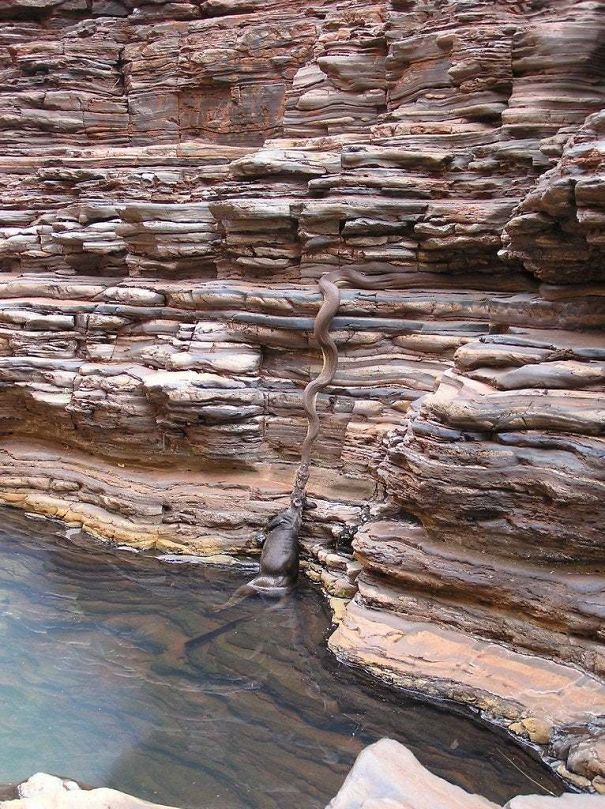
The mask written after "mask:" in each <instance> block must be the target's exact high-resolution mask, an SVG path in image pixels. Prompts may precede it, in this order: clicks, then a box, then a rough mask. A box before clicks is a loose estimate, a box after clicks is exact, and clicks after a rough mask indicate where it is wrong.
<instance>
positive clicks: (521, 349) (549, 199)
mask: <svg viewBox="0 0 605 809" xmlns="http://www.w3.org/2000/svg"><path fill="white" fill-rule="evenodd" d="M1 6H2V7H1V8H0V44H1V45H2V54H3V55H2V57H0V59H1V61H0V64H1V70H2V89H1V91H0V145H1V146H2V149H1V151H2V156H1V157H0V174H1V178H2V183H1V189H0V465H1V468H2V476H1V477H0V498H1V499H2V500H4V501H5V502H10V503H12V504H14V505H17V506H20V507H22V508H28V509H30V510H35V511H39V512H43V513H47V514H54V515H59V516H62V517H64V518H65V519H69V520H70V521H73V522H79V523H82V524H84V525H86V526H87V527H88V528H89V529H90V530H93V531H94V532H96V533H98V534H103V535H105V536H109V537H111V538H113V539H116V540H119V541H123V542H126V541H127V542H131V543H133V544H136V545H139V546H145V547H151V546H157V547H161V548H164V549H167V550H171V551H172V550H176V551H185V552H186V551H188V550H194V551H195V552H201V553H204V554H207V555H208V556H214V557H216V556H217V555H219V557H220V556H221V555H222V554H224V553H230V554H237V553H254V552H255V551H256V550H257V549H256V542H255V536H256V535H257V534H258V532H259V531H260V530H262V527H263V525H264V523H265V521H266V518H267V516H268V515H269V514H270V513H271V512H272V511H274V510H277V508H278V507H280V506H281V502H282V501H283V502H285V500H286V498H287V493H288V489H289V486H290V483H291V476H292V474H293V470H294V465H295V463H296V460H297V454H298V451H299V447H300V442H301V439H302V437H303V435H304V432H305V421H304V414H303V410H302V405H301V399H300V393H301V390H302V388H303V387H304V385H305V384H306V382H307V381H308V380H309V379H310V377H311V376H312V375H314V374H315V373H316V372H317V370H318V368H319V357H318V352H317V348H316V346H315V345H314V344H313V342H312V340H311V339H310V329H311V326H312V320H313V317H314V315H315V313H316V311H317V308H318V306H319V302H320V298H319V295H318V292H317V287H316V280H317V278H318V277H319V276H320V275H321V274H322V273H323V272H325V271H330V270H334V269H337V268H338V267H343V266H346V267H352V268H354V269H356V270H359V271H362V272H364V273H367V274H368V275H376V276H380V278H381V279H382V280H381V284H380V288H377V289H376V291H372V290H355V289H347V290H343V293H342V305H341V308H340V311H339V313H338V317H337V318H336V319H335V321H334V336H335V339H336V342H337V344H338V346H339V350H340V357H341V362H340V366H339V371H338V375H337V377H336V378H335V380H334V383H333V385H331V386H330V388H329V389H328V390H327V391H326V394H325V395H324V396H322V397H320V401H319V410H320V416H321V420H322V435H321V440H320V442H319V443H318V444H317V446H316V451H315V460H316V469H315V471H314V477H313V479H312V484H311V494H312V497H313V499H314V500H315V501H316V502H317V503H318V505H319V508H318V509H317V510H315V511H314V512H312V513H311V512H309V518H308V520H307V523H306V527H305V537H304V540H305V544H306V548H307V551H308V554H307V555H308V558H307V560H306V564H307V570H308V573H309V575H311V576H312V577H313V578H315V579H317V580H320V581H321V582H322V583H323V585H324V586H325V587H326V589H327V590H328V591H329V592H330V593H331V594H332V595H335V596H341V597H345V598H348V597H351V596H352V595H354V594H355V593H356V591H358V592H357V595H356V596H355V603H354V604H353V606H351V607H350V610H349V613H348V616H345V619H344V623H343V628H342V632H344V631H345V628H346V627H349V628H350V627H351V626H352V624H351V622H352V621H353V615H354V614H356V613H355V610H366V611H367V610H372V611H373V613H375V614H374V615H373V618H372V625H373V626H374V627H376V626H382V627H388V626H389V622H390V621H398V622H403V623H402V624H401V625H402V626H403V625H404V624H405V625H411V624H414V625H416V624H417V623H418V622H420V623H424V624H425V625H426V629H427V632H429V633H433V635H434V636H440V637H445V636H446V635H447V633H462V636H463V637H465V638H466V639H467V642H468V643H469V644H470V645H472V644H474V643H475V642H477V643H479V642H481V643H488V644H494V643H498V644H501V645H502V649H503V650H504V651H503V652H502V656H501V657H498V659H502V660H507V661H508V662H507V663H506V665H505V666H504V668H506V666H512V663H511V661H512V660H513V659H516V658H513V657H512V655H515V654H522V655H525V656H526V657H527V661H529V663H528V665H530V666H531V665H534V666H535V671H536V672H537V673H539V672H541V671H543V670H544V669H545V667H546V668H548V667H549V666H551V665H554V666H563V667H565V671H568V670H570V671H577V673H578V676H579V677H590V678H591V680H590V682H592V683H594V684H595V688H598V687H602V680H599V679H598V678H600V677H602V676H603V665H604V664H603V653H602V648H603V640H604V635H603V588H604V585H603V581H604V580H603V573H602V567H603V543H602V531H601V525H602V522H603V519H602V518H603V506H602V503H603V497H604V494H605V491H604V489H605V481H604V477H603V475H604V472H603V469H604V464H603V455H604V448H605V442H604V438H603V433H604V424H605V422H604V418H603V412H604V410H603V375H604V368H605V340H604V332H605V308H604V306H603V300H604V298H603V289H604V288H603V283H602V282H603V272H604V271H603V266H604V265H603V251H604V238H603V221H604V220H603V211H604V210H605V180H604V177H605V168H604V160H603V130H604V127H605V118H604V114H603V112H602V111H601V110H602V107H603V98H604V95H605V91H604V86H603V26H602V14H603V4H602V3H601V2H597V0H554V2H550V3H542V2H537V0H498V1H497V2H485V1H484V0H471V1H470V2H460V1H459V0H447V2H437V1H436V0H435V2H431V0H426V1H425V0H410V2H407V1H405V2H404V1H403V0H375V1H374V2H370V1H369V0H368V1H366V0H339V1H338V2H328V1H327V0H317V2H316V3H314V4H312V5H309V4H308V3H303V2H299V0H289V1H288V2H285V1H284V0H269V1H268V2H266V1H265V2H262V3H261V2H259V1H258V0H174V1H173V2H164V1H163V0H154V2H145V1H144V0H140V2H139V1H137V0H8V2H5V3H2V4H1ZM360 526H362V527H361V528H360ZM357 529H359V530H357ZM355 534H356V538H355V542H354V551H355V554H356V556H357V559H356V560H353V559H352V558H351V554H350V553H349V552H348V551H350V540H351V538H352V537H353V536H354V535H355ZM334 546H335V547H334ZM343 551H344V552H343ZM364 614H365V613H364ZM368 620H369V619H368ZM373 631H374V630H373ZM414 631H415V630H414ZM385 632H388V630H387V629H385ZM443 633H445V634H443ZM367 640H368V639H367V638H364V637H363V636H362V635H359V634H358V635H356V634H355V633H353V632H350V633H349V635H348V642H347V643H348V647H347V650H346V652H345V649H344V646H341V654H342V655H343V656H345V654H346V656H347V657H348V659H354V660H358V661H359V662H364V661H363V659H362V658H363V655H364V651H363V650H364V649H365V644H366V643H367ZM435 654H437V651H435ZM385 659H386V658H385ZM447 660H448V658H447V655H446V654H444V656H443V659H442V660H441V663H443V664H445V662H446V661H447ZM532 661H533V663H532ZM433 662H434V663H435V665H437V667H438V664H440V661H439V660H434V661H433ZM400 663H401V661H399V663H397V661H395V662H394V663H393V666H394V669H396V668H397V666H399V665H400ZM414 665H415V667H416V674H414V675H413V677H412V679H413V678H414V677H415V679H416V681H421V680H422V681H423V682H426V687H427V688H429V689H430V687H431V686H430V685H429V683H428V679H430V678H428V675H427V671H428V668H427V666H425V664H424V663H423V662H422V661H421V660H418V661H417V662H416V663H415V664H414ZM382 670H383V674H384V676H389V675H388V672H386V667H384V666H383V667H382ZM511 670H512V669H511ZM556 670H557V671H558V669H556ZM411 676H412V675H411ZM514 679H515V678H514V677H513V676H512V675H511V680H510V682H509V684H508V685H509V686H511V687H512V683H514ZM507 687H508V686H507ZM468 688H469V689H470V691H472V689H473V688H475V689H476V693H477V694H479V693H480V692H481V693H483V685H482V684H481V683H480V682H479V681H477V682H476V683H475V684H474V685H473V683H472V682H469V684H468ZM437 690H438V689H437ZM470 691H469V693H470ZM508 693H510V691H509V692H508ZM454 696H455V694H454ZM524 699H525V697H524V695H523V693H522V689H521V690H519V691H518V693H517V696H516V697H512V696H511V700H512V701H513V702H515V704H516V705H517V709H516V713H515V717H517V718H519V722H521V723H522V721H525V720H527V721H529V720H532V719H535V717H533V716H532V714H531V711H530V705H529V701H527V700H526V701H525V702H524ZM496 702H497V701H496ZM503 710H504V709H503ZM599 710H600V709H599ZM524 711H525V714H524ZM496 713H497V711H496ZM593 713H594V714H595V715H594V716H593V717H592V718H589V717H588V716H587V715H583V719H582V723H583V728H584V729H583V730H578V729H577V728H576V729H574V728H571V727H569V726H566V730H565V731H564V732H562V736H561V738H559V737H558V736H557V735H556V733H555V731H556V732H558V731H557V728H558V727H559V725H557V722H554V724H553V726H552V728H551V727H550V726H549V729H548V732H546V731H544V729H543V728H542V730H543V731H544V732H542V733H539V732H538V733H536V732H534V731H535V729H534V731H532V733H533V736H534V737H535V738H536V739H539V740H540V741H541V742H543V743H545V742H546V741H548V740H549V739H550V740H551V743H552V747H551V753H552V755H553V756H554V757H555V758H556V759H557V760H561V761H562V760H565V761H566V762H567V765H568V766H569V767H570V768H571V769H572V770H574V771H575V772H576V774H578V773H579V776H578V777H579V778H580V781H581V784H582V785H583V786H587V785H589V784H593V786H595V787H596V786H598V784H599V783H602V782H599V780H598V779H599V778H603V777H604V776H605V770H604V767H605V764H603V761H604V757H603V756H602V755H601V754H599V753H598V749H599V744H601V745H602V741H601V742H598V743H597V742H596V741H595V739H598V738H599V736H600V734H601V733H602V726H601V724H600V722H601V720H600V719H599V718H598V717H597V716H596V714H597V713H598V711H594V712H593ZM504 715H507V714H506V711H504ZM561 721H563V720H561ZM565 721H567V720H565ZM519 722H517V723H516V729H517V731H518V732H519V733H521V734H523V735H531V733H530V731H528V730H527V727H526V726H525V725H523V724H519ZM568 725H569V723H568ZM530 726H531V722H530ZM531 727H533V726H531ZM553 728H554V730H553ZM553 733H554V736H553ZM582 734H584V737H585V747H586V749H584V748H581V744H583V743H584V742H581V738H582ZM555 737H556V738H555ZM557 739H558V741H557ZM561 739H563V740H564V741H561ZM578 745H580V747H578ZM570 750H571V751H572V752H571V753H570ZM578 750H579V751H580V752H578ZM586 750H589V751H592V752H590V753H587V752H586ZM573 751H576V752H573ZM595 751H597V752H595ZM595 762H597V763H595ZM599 762H600V763H599ZM581 779H585V783H584V782H583V781H582V780H581Z"/></svg>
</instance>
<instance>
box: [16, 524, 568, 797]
mask: <svg viewBox="0 0 605 809" xmlns="http://www.w3.org/2000/svg"><path fill="white" fill-rule="evenodd" d="M0 518H1V521H0V525H1V526H2V527H1V528H0V556H1V558H0V571H1V573H0V782H4V783H7V782H15V781H19V780H22V779H24V778H26V777H28V776H29V775H31V774H32V773H33V772H36V771H38V770H44V771H46V772H52V773H58V774H61V775H67V776H69V777H71V778H76V779H77V780H79V781H81V782H84V783H87V784H91V785H107V786H113V787H116V788H118V789H122V790H125V791H127V792H132V793H135V794H137V795H139V796H141V797H145V798H148V799H151V800H155V801H157V802H162V803H168V804H174V805H177V806H182V807H192V808H193V807H206V808H207V809H227V807H229V809H243V807H246V808H248V807H252V808H253V809H277V808H278V807H279V808H280V809H284V807H292V808H293V809H294V807H296V809H316V808H317V809H319V808H320V807H323V806H325V804H326V803H327V802H328V800H329V798H330V797H331V796H332V795H334V794H335V792H336V791H337V790H338V788H339V786H340V785H341V783H342V781H343V779H344V776H345V775H346V773H347V771H348V770H349V768H350V767H351V764H352V763H353V761H354V759H355V756H356V755H357V753H359V751H360V750H361V749H362V748H363V747H364V746H365V745H367V744H369V743H371V742H373V741H376V740H377V739H379V738H381V737H382V736H389V737H392V738H395V739H398V740H399V741H401V742H403V743H404V744H406V745H408V746H409V747H410V748H411V749H412V750H413V751H414V753H415V754H416V755H417V756H418V758H419V759H420V760H421V761H422V762H423V763H424V764H426V765H427V766H428V767H430V768H431V769H432V770H433V771H434V772H436V773H437V774H439V775H442V776H444V777H447V778H449V779H450V780H452V781H455V782H456V783H458V784H460V785H461V786H463V787H465V788H466V789H469V790H471V791H476V792H481V793H483V794H484V795H486V796H488V797H490V798H492V799H494V800H496V801H498V802H504V801H505V800H506V799H508V798H509V797H510V796H511V795H514V794H516V793H518V792H540V791H543V790H541V789H540V788H539V787H538V786H536V784H535V783H534V782H539V784H542V785H544V786H545V787H546V788H547V789H549V790H551V791H553V792H556V793H558V792H560V791H561V790H560V787H559V785H558V782H557V781H555V780H554V778H553V777H552V776H551V775H550V774H548V773H547V772H546V771H545V769H544V768H543V767H542V766H541V765H540V764H539V763H538V762H536V761H534V760H533V759H532V758H530V757H529V756H528V755H526V754H525V753H523V752H522V751H520V750H519V749H518V748H516V747H515V746H514V745H513V744H512V743H510V742H509V741H508V740H506V739H503V738H500V736H498V735H496V734H495V733H493V732H491V731H489V730H488V729H487V728H485V727H483V726H481V725H479V724H476V723H474V722H472V721H471V720H469V719H467V718H464V717H461V716H457V715H455V714H452V713H449V712H447V711H445V710H442V709H439V708H434V707H431V706H428V705H425V704H422V703H419V702H416V701H414V700H411V699H409V698H407V697H403V696H402V695H401V694H399V695H396V694H389V693H387V692H386V691H383V690H382V689H381V688H380V687H379V686H376V685H375V684H371V685H368V684H367V682H366V681H365V680H363V679H362V678H360V677H359V676H357V675H356V674H355V673H353V672H351V671H349V670H348V669H346V668H344V667H342V666H340V665H339V664H338V663H337V662H336V661H335V660H334V659H333V658H332V657H331V656H330V655H329V654H328V653H327V652H326V650H325V643H324V639H325V636H326V634H327V631H328V627H329V616H328V613H327V610H326V608H325V605H324V603H323V600H322V598H321V596H320V595H319V593H318V592H316V591H315V590H313V589H312V588H311V587H310V586H309V585H303V586H302V587H301V589H300V590H299V592H297V593H296V594H295V595H293V596H292V597H291V598H289V599H287V600H285V601H284V602H282V603H279V604H278V605H275V604H267V603H263V602H262V601H254V600H247V601H245V602H243V603H242V604H240V605H238V606H237V607H234V608H231V609H230V610H229V611H228V612H226V613H223V614H222V615H216V614H213V613H212V611H213V609H215V608H216V606H217V605H220V604H222V603H224V601H225V600H226V599H227V597H228V596H229V595H230V594H231V593H232V592H233V590H234V589H235V588H236V587H237V586H239V585H240V584H241V583H242V581H243V574H242V573H241V571H240V572H238V573H235V572H233V571H228V570H219V569H216V568H208V567H204V566H201V565H183V564H180V565H175V564H172V565H169V564H167V563H165V562H161V561H158V560H157V559H154V558H152V557H148V556H143V555H139V554H133V553H131V552H127V551H112V550H110V549H108V548H107V547H106V546H104V545H102V544H100V543H96V542H95V541H93V540H91V539H89V538H85V537H71V538H70V539H67V538H65V537H64V536H63V534H64V532H65V529H63V528H62V527H60V526H58V525H57V524H55V523H51V522H47V521H42V520H37V519H31V518H27V517H25V516H24V515H22V514H21V513H19V512H15V511H12V510H10V509H4V510H0ZM199 635H206V637H205V639H203V640H200V641H198V642H195V641H194V642H193V643H189V645H188V646H186V645H185V644H187V642H188V641H190V640H192V639H195V638H197V637H198V636H199ZM530 779H532V780H530Z"/></svg>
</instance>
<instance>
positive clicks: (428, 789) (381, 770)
mask: <svg viewBox="0 0 605 809" xmlns="http://www.w3.org/2000/svg"><path fill="white" fill-rule="evenodd" d="M497 806H498V804H495V803H492V802H491V801H488V800H486V799H485V798H482V797H481V796H479V795H471V794H470V793H468V792H465V790H463V789H461V788H460V787H458V786H454V785H453V784H450V783H449V782H448V781H445V780H444V779H443V778H439V777H438V776H436V775H433V774H432V773H430V772H429V771H428V770H426V769H425V768H424V767H423V766H422V764H420V762H419V761H418V759H417V758H416V757H415V756H414V755H413V754H412V753H411V752H410V751H409V750H408V749H407V747H404V746H403V745H402V744H399V742H396V741H394V740H393V739H381V740H380V741H379V742H376V743H375V744H372V745H370V746H369V747H366V748H365V750H363V751H362V752H361V753H360V754H359V756H358V757H357V760H356V761H355V764H354V766H353V769H352V770H351V772H350V773H349V775H348V776H347V779H346V781H345V782H344V784H343V785H342V788H341V789H340V791H339V793H338V795H337V796H336V797H335V798H334V799H333V800H332V801H330V803H329V804H328V806H327V807H326V809H495V807H497ZM603 806H605V797H603V796H598V795H569V794H565V795H561V796H560V797H549V796H544V795H519V796H518V797H516V798H513V799H512V800H510V801H508V803H507V804H506V805H505V809H602V807H603Z"/></svg>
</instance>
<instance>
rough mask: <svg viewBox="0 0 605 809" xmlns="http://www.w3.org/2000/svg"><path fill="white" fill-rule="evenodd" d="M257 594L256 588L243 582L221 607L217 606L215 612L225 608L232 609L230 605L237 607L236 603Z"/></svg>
mask: <svg viewBox="0 0 605 809" xmlns="http://www.w3.org/2000/svg"><path fill="white" fill-rule="evenodd" d="M253 595H257V592H256V590H255V589H254V587H252V586H251V585H249V584H242V586H241V587H238V588H237V590H236V591H235V592H234V593H233V595H232V596H231V598H229V599H228V600H227V601H225V603H224V604H222V605H221V606H220V607H217V608H216V609H215V610H213V612H214V613H215V614H216V613H217V612H223V611H224V610H228V609H230V607H235V605H236V604H239V603H240V601H243V600H244V599H245V598H248V597H249V596H253Z"/></svg>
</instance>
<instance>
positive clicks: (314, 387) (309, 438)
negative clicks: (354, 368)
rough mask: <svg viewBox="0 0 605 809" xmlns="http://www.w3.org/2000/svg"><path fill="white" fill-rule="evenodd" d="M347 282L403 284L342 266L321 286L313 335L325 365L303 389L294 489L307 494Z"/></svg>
mask: <svg viewBox="0 0 605 809" xmlns="http://www.w3.org/2000/svg"><path fill="white" fill-rule="evenodd" d="M343 282H346V283H348V284H350V285H351V286H354V287H359V288H361V289H394V288H397V286H400V285H401V283H402V279H401V275H400V274H399V273H382V274H380V275H372V276H367V275H364V274H363V273H361V272H358V271H357V270H353V269H351V268H348V267H341V268H340V269H338V270H333V271H332V272H328V273H325V274H324V275H322V276H321V278H320V279H319V282H318V285H319V288H320V290H321V292H322V295H323V303H322V305H321V306H320V308H319V311H318V313H317V315H316V316H315V321H314V324H313V337H314V338H315V340H316V341H317V342H318V343H319V346H320V348H321V351H322V354H323V367H322V369H321V371H320V373H319V374H318V375H317V376H316V377H315V379H312V380H311V381H310V382H309V384H308V385H307V386H306V388H305V389H304V392H303V406H304V410H305V414H306V416H307V421H308V427H307V434H306V436H305V439H304V441H303V443H302V447H301V453H300V465H299V467H298V472H297V475H296V481H295V484H294V491H295V492H297V493H300V495H301V496H302V495H304V491H305V488H306V485H307V481H308V479H309V472H310V470H309V465H310V463H311V450H312V448H313V444H314V443H315V440H316V438H317V436H318V434H319V416H318V415H317V395H318V394H319V393H320V392H321V391H322V390H324V389H325V388H326V387H327V386H328V385H329V384H330V383H331V382H332V380H333V379H334V375H335V374H336V369H337V368H338V348H337V346H336V343H335V342H334V340H333V338H332V337H331V336H330V326H331V325H332V320H333V318H334V315H335V314H336V313H337V311H338V307H339V306H340V289H339V288H338V286H337V284H339V283H343Z"/></svg>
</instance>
